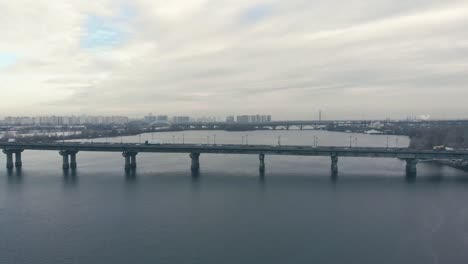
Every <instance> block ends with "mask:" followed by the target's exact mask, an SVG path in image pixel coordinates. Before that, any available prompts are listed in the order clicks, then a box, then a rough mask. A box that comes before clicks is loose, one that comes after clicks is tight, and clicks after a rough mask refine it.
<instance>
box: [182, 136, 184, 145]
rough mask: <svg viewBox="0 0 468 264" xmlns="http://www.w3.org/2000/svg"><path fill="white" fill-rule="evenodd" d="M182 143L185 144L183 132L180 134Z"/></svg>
mask: <svg viewBox="0 0 468 264" xmlns="http://www.w3.org/2000/svg"><path fill="white" fill-rule="evenodd" d="M182 144H185V134H182Z"/></svg>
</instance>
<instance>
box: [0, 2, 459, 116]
mask: <svg viewBox="0 0 468 264" xmlns="http://www.w3.org/2000/svg"><path fill="white" fill-rule="evenodd" d="M21 2H22V1H2V3H1V4H0V7H1V8H0V15H1V17H2V18H3V20H2V21H4V23H3V25H4V26H3V27H0V87H1V91H2V100H1V102H2V103H1V104H0V115H1V116H8V115H33V114H36V113H40V114H41V115H46V114H47V115H50V114H56V113H63V114H73V113H74V114H88V115H128V116H131V117H133V116H142V115H144V114H146V113H147V112H148V111H149V109H154V108H157V109H161V112H165V113H167V114H169V115H179V114H184V113H191V114H192V115H197V116H207V115H210V114H211V113H216V114H219V115H223V116H227V115H230V114H232V113H237V112H247V113H258V112H265V113H271V114H272V115H274V116H275V117H276V118H278V119H310V118H312V117H314V118H315V117H316V115H317V111H318V109H324V118H328V119H362V118H363V117H364V118H371V119H384V118H387V117H388V118H403V117H405V116H424V115H430V116H432V117H434V118H467V117H468V112H467V110H466V106H465V101H466V99H465V98H467V97H468V89H467V84H468V75H467V74H466V70H467V69H468V66H467V64H466V61H467V56H468V35H467V34H466V33H465V30H464V29H465V28H467V27H468V3H467V2H466V1H462V0H450V1H440V0H429V1H424V2H420V1H412V2H395V1H391V0H379V1H368V0H358V1H352V2H346V3H343V1H337V0H333V1H326V2H325V1H305V0H294V1H273V0H271V1H269V0H265V1H257V2H252V1H244V0H242V1H236V3H232V2H230V1H213V0H202V1H200V0H191V1H186V0H184V1H169V2H167V1H149V0H136V1H126V0H121V1H108V0H99V1H92V2H83V1H74V0H72V1H66V2H61V1H57V2H56V3H54V4H53V5H52V4H51V3H50V1H45V0H38V1H33V2H28V3H27V4H26V3H24V4H23V3H21ZM340 10H346V12H341V11H340ZM26 14H27V15H26Z"/></svg>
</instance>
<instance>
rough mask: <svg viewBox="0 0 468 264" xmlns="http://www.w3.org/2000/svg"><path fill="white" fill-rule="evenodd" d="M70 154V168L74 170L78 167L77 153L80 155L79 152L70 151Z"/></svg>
mask: <svg viewBox="0 0 468 264" xmlns="http://www.w3.org/2000/svg"><path fill="white" fill-rule="evenodd" d="M68 153H69V154H70V168H71V169H72V170H74V169H76V167H77V163H76V153H78V151H69V152H68Z"/></svg>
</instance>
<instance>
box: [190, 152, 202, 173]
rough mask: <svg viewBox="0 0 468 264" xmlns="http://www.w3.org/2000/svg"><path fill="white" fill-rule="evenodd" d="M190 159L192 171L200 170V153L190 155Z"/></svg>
mask: <svg viewBox="0 0 468 264" xmlns="http://www.w3.org/2000/svg"><path fill="white" fill-rule="evenodd" d="M190 158H191V159H192V166H191V167H190V169H191V170H192V171H199V170H200V153H190Z"/></svg>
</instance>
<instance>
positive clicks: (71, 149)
mask: <svg viewBox="0 0 468 264" xmlns="http://www.w3.org/2000/svg"><path fill="white" fill-rule="evenodd" d="M0 149H2V150H3V153H4V154H5V155H6V167H7V169H8V170H12V169H13V168H14V167H16V168H21V167H22V166H23V161H22V155H21V154H22V152H23V151H25V150H44V151H58V153H59V154H60V155H61V156H62V160H63V164H62V168H63V169H64V170H69V169H76V168H77V159H76V155H77V153H78V152H87V151H93V152H118V153H122V156H123V158H124V168H125V170H126V171H130V170H134V169H135V168H136V167H137V160H136V156H137V154H138V153H187V154H189V156H190V158H191V170H192V171H194V172H197V171H198V170H199V168H200V161H199V158H200V155H201V154H250V155H258V158H259V170H260V172H261V173H262V172H264V171H265V155H292V156H325V157H330V159H331V172H332V175H336V174H337V173H338V158H339V157H363V158H398V159H402V160H405V161H406V174H407V176H415V175H416V165H417V163H418V161H419V160H428V159H446V160H452V159H468V151H458V150H457V151H447V150H443V151H441V150H416V149H408V148H373V147H353V148H347V147H326V146H323V147H313V146H279V145H278V146H272V145H226V144H223V145H208V144H158V145H147V144H137V143H84V142H63V143H58V142H53V143H19V142H11V143H0ZM13 157H14V158H15V162H13Z"/></svg>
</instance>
